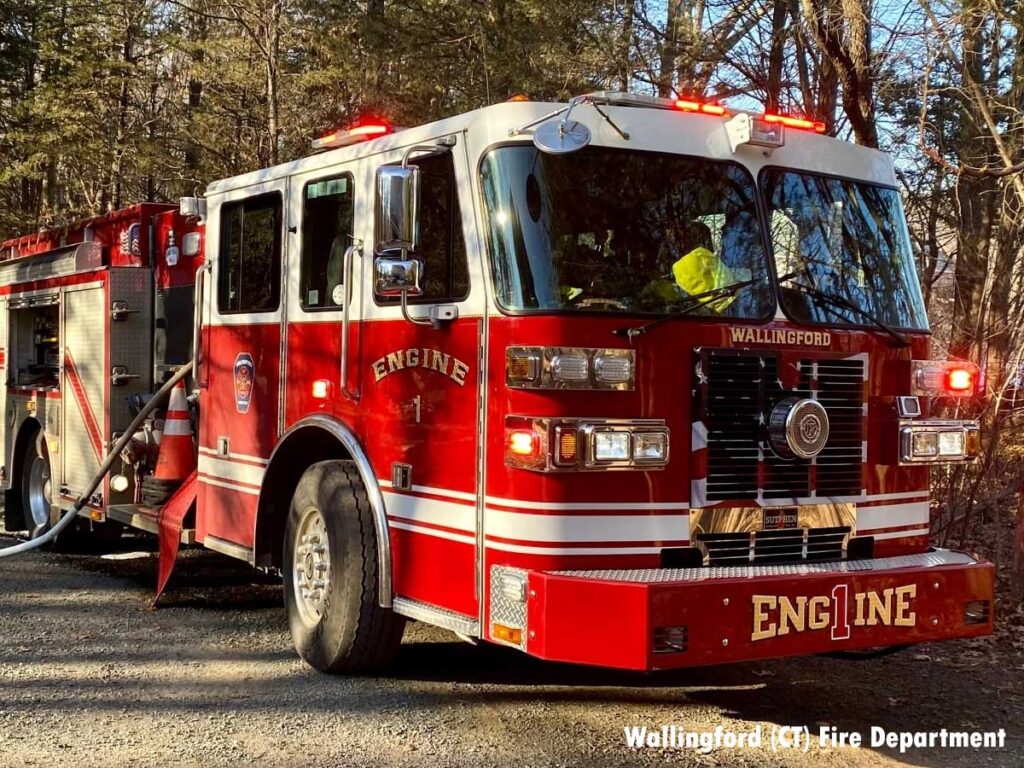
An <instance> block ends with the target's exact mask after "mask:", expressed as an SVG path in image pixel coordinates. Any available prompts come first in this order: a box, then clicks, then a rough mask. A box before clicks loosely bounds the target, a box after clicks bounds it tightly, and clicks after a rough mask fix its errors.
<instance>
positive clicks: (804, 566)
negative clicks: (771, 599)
mask: <svg viewBox="0 0 1024 768" xmlns="http://www.w3.org/2000/svg"><path fill="white" fill-rule="evenodd" d="M977 562H978V561H977V560H975V559H974V558H973V557H971V556H970V555H968V554H965V553H963V552H952V551H950V550H946V549H936V550H933V551H931V552H922V553H921V554H918V555H898V556H896V557H882V558H877V559H875V560H840V561H838V562H834V563H784V564H781V565H748V566H726V567H711V568H644V569H632V570H597V571H552V574H553V575H555V576H569V577H574V578H581V579H592V580H594V581H627V582H635V583H639V584H664V583H671V582H693V581H711V580H715V579H764V578H773V577H779V576H805V575H813V574H820V573H871V572H872V571H888V570H895V569H898V568H938V567H940V566H944V565H972V564H974V563H977Z"/></svg>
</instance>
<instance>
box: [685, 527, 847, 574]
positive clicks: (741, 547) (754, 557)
mask: <svg viewBox="0 0 1024 768" xmlns="http://www.w3.org/2000/svg"><path fill="white" fill-rule="evenodd" d="M849 535H850V528H849V526H838V527H835V528H783V529H777V530H770V531H750V532H747V531H744V532H741V533H700V534H698V535H697V542H698V543H699V544H700V546H701V547H702V548H703V549H704V550H705V551H706V552H707V563H706V565H713V566H720V565H747V564H750V563H754V564H758V565H770V564H773V563H792V562H797V561H800V560H806V561H812V562H828V561H830V560H842V559H843V543H844V542H845V541H846V538H847V537H848V536H849Z"/></svg>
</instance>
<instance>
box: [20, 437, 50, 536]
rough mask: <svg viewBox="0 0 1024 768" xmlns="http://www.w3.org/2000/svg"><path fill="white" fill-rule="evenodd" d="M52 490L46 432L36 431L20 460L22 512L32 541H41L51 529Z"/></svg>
mask: <svg viewBox="0 0 1024 768" xmlns="http://www.w3.org/2000/svg"><path fill="white" fill-rule="evenodd" d="M52 488H53V486H52V483H51V482H50V452H49V450H48V449H47V447H46V437H45V436H44V435H43V431H42V430H41V429H37V430H36V432H35V434H34V435H33V436H32V438H31V439H30V440H29V441H28V446H27V447H26V449H25V456H24V457H23V458H22V461H21V510H22V514H23V515H24V517H25V528H26V529H27V530H28V532H29V537H30V538H33V539H35V538H38V537H40V536H42V535H43V534H44V533H46V532H47V531H48V530H49V529H50V508H51V506H52V503H53V494H52Z"/></svg>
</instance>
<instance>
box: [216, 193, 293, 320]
mask: <svg viewBox="0 0 1024 768" xmlns="http://www.w3.org/2000/svg"><path fill="white" fill-rule="evenodd" d="M281 207H282V206H281V195H280V194H278V193H277V192H272V193H270V194H266V195H257V196H256V197H250V198H248V199H246V200H239V201H238V202H235V203H227V204H225V205H224V206H222V207H221V212H220V280H219V284H218V285H217V307H218V309H219V310H220V311H221V312H223V313H241V312H272V311H274V310H275V309H277V307H278V304H279V303H280V300H281Z"/></svg>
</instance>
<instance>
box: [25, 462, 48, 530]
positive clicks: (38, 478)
mask: <svg viewBox="0 0 1024 768" xmlns="http://www.w3.org/2000/svg"><path fill="white" fill-rule="evenodd" d="M50 504H51V495H50V462H49V461H47V460H46V457H45V456H39V455H37V456H35V458H33V459H32V466H31V467H30V468H29V476H28V511H29V516H30V517H31V518H32V520H31V523H32V525H33V528H34V529H35V530H42V529H45V528H46V526H47V525H48V523H49V522H50Z"/></svg>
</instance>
